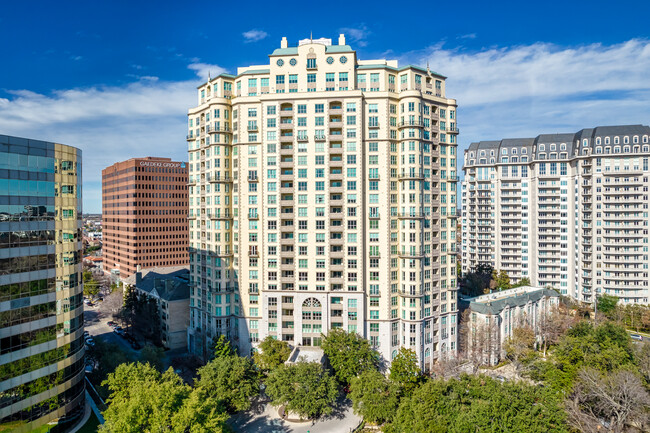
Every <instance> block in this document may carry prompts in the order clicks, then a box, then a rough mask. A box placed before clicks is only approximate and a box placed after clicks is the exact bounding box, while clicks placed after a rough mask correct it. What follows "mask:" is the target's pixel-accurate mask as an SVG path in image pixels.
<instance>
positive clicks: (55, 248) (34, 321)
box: [0, 135, 84, 432]
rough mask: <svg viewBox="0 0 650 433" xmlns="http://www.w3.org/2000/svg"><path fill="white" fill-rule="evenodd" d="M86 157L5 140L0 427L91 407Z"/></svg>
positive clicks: (0, 199)
mask: <svg viewBox="0 0 650 433" xmlns="http://www.w3.org/2000/svg"><path fill="white" fill-rule="evenodd" d="M81 192H82V191H81V151H80V150H78V149H76V148H74V147H70V146H65V145H62V144H56V143H49V142H44V141H38V140H29V139H25V138H17V137H8V136H4V135H0V431H11V432H28V431H33V430H36V429H38V428H39V427H40V426H43V425H44V424H46V423H52V422H56V421H57V420H58V421H59V422H60V423H63V422H65V421H71V420H73V419H74V418H77V417H79V416H80V415H81V414H82V413H83V409H84V382H83V377H84V376H83V368H84V342H83V287H82V278H81V272H82V256H81V254H82V242H81V226H82V222H81V216H82V215H81V212H82V209H81Z"/></svg>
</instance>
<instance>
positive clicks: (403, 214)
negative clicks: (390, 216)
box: [397, 212, 426, 219]
mask: <svg viewBox="0 0 650 433" xmlns="http://www.w3.org/2000/svg"><path fill="white" fill-rule="evenodd" d="M425 217H426V215H425V214H424V213H422V212H401V213H398V214H397V218H399V219H422V218H425Z"/></svg>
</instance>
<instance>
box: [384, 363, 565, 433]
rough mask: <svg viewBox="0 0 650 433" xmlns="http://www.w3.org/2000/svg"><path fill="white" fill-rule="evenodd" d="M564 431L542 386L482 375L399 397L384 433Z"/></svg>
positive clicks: (430, 382) (435, 383)
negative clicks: (396, 407)
mask: <svg viewBox="0 0 650 433" xmlns="http://www.w3.org/2000/svg"><path fill="white" fill-rule="evenodd" d="M478 431H489V432H527V433H545V432H557V433H563V432H568V431H569V430H568V429H567V427H566V423H565V414H564V412H563V411H562V410H560V407H559V402H558V399H557V397H556V396H555V395H554V394H553V393H551V392H549V391H548V390H545V389H543V388H541V389H539V388H537V387H533V386H529V385H524V384H522V383H509V382H507V383H503V384H502V383H499V382H497V381H495V380H493V379H490V378H488V377H485V376H467V375H464V376H462V377H461V378H460V379H451V380H448V381H444V380H428V381H427V382H425V383H424V384H423V385H422V386H420V387H418V388H417V389H416V390H415V391H414V392H413V395H412V396H411V397H407V398H404V399H403V400H402V402H401V404H400V406H399V409H398V410H397V412H396V414H395V417H394V419H393V422H392V423H391V424H390V425H389V426H387V427H385V428H384V432H386V433H398V432H399V433H416V432H417V433H429V432H431V433H434V432H435V433H439V432H440V433H442V432H448V433H465V432H478Z"/></svg>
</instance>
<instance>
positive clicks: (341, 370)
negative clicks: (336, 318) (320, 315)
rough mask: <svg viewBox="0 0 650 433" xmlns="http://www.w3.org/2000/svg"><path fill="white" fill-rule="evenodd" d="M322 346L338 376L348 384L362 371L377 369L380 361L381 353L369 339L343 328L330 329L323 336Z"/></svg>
mask: <svg viewBox="0 0 650 433" xmlns="http://www.w3.org/2000/svg"><path fill="white" fill-rule="evenodd" d="M322 348H323V351H324V352H325V355H327V358H328V359H329V362H330V365H331V366H332V368H333V369H334V374H335V375H336V378H337V379H338V380H339V381H340V382H342V383H346V384H349V383H350V382H351V381H352V378H354V377H356V376H358V375H359V374H361V372H363V371H365V370H372V369H376V368H377V365H378V362H379V355H378V354H377V352H376V351H375V350H374V349H373V348H372V347H371V346H370V343H369V342H368V340H366V339H365V338H363V337H361V336H360V335H359V334H357V333H356V332H346V331H344V330H343V329H341V328H336V329H330V330H329V333H328V334H327V336H325V337H324V338H323V344H322Z"/></svg>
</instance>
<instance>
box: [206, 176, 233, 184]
mask: <svg viewBox="0 0 650 433" xmlns="http://www.w3.org/2000/svg"><path fill="white" fill-rule="evenodd" d="M232 181H233V179H232V177H228V176H215V177H211V178H210V179H208V182H210V183H232Z"/></svg>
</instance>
